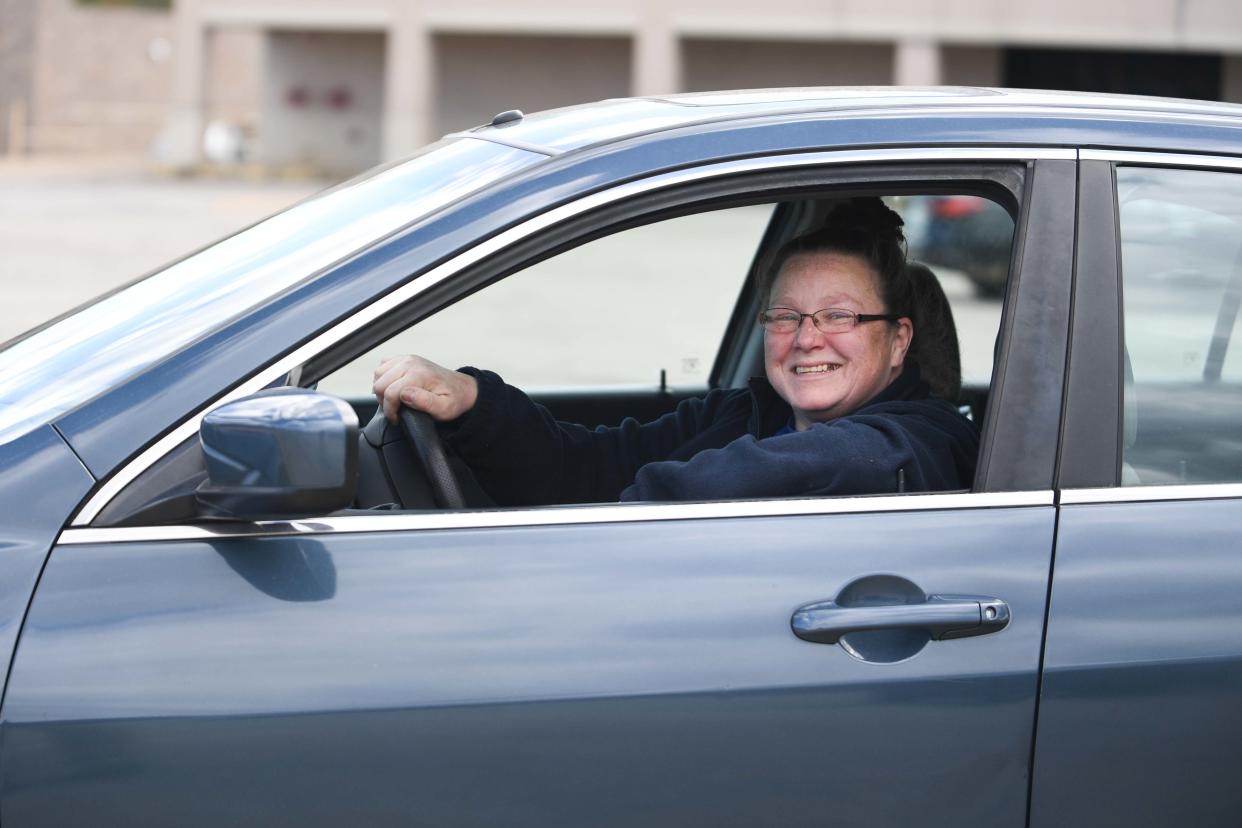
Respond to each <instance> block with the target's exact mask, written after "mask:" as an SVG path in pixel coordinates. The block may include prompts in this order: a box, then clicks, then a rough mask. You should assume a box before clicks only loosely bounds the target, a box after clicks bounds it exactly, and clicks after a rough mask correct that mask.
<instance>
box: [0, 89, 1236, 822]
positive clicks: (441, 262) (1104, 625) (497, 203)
mask: <svg viewBox="0 0 1242 828" xmlns="http://www.w3.org/2000/svg"><path fill="white" fill-rule="evenodd" d="M1240 173H1242V107H1235V106H1229V105H1224V104H1213V103H1202V102H1192V101H1174V100H1162V99H1145V98H1127V97H1116V96H1092V95H1080V94H1061V93H1036V92H1009V91H1003V90H984V89H942V90H902V89H891V90H882V89H827V90H814V89H812V90H805V89H803V90H786V91H766V92H737V93H719V94H705V95H685V96H676V97H670V98H664V99H636V100H615V101H606V102H603V103H599V104H594V105H590V106H583V107H576V108H571V109H565V110H557V111H552V112H547V113H540V114H536V115H531V116H523V115H522V114H521V113H519V112H516V111H514V112H510V113H502V114H501V115H500V116H497V118H496V119H494V121H493V122H492V123H490V124H488V125H485V126H481V127H479V128H477V129H473V130H470V131H468V132H463V133H459V134H454V135H450V136H447V137H446V138H445V139H443V140H442V141H440V142H438V143H436V144H434V145H432V146H430V147H428V148H426V149H425V150H424V151H422V152H420V153H418V154H417V155H415V156H413V157H412V158H409V159H407V160H405V161H403V162H400V163H397V164H394V165H390V166H387V167H384V168H380V169H377V170H375V171H373V172H370V173H368V174H366V175H364V176H362V177H360V178H358V179H356V180H353V181H349V182H346V183H344V184H342V185H340V186H338V187H336V188H334V189H332V190H329V191H327V192H325V193H323V194H320V195H318V196H315V197H313V198H311V199H309V200H307V201H305V202H303V203H301V204H298V205H296V206H294V207H292V208H291V209H289V210H287V211H285V212H284V213H281V214H278V215H276V216H274V217H272V218H270V219H267V220H266V221H263V222H261V223H259V224H257V225H255V226H253V227H250V228H249V229H246V230H243V231H241V232H240V233H238V234H236V235H235V236H232V237H230V238H227V239H225V240H223V241H221V242H219V243H217V244H215V245H213V246H211V247H208V248H206V249H204V250H202V251H199V252H197V253H195V254H193V255H191V256H189V257H187V258H185V259H182V260H181V261H178V262H176V263H174V264H172V265H170V266H169V267H167V268H165V269H163V270H161V271H159V272H157V273H155V274H153V275H151V276H148V277H147V278H145V279H143V280H140V281H137V282H135V283H133V284H131V285H129V286H127V287H124V288H122V289H120V290H118V291H116V292H114V293H112V294H110V295H108V296H105V297H102V298H101V299H99V300H97V301H96V302H94V303H92V304H90V305H88V306H86V307H84V308H82V309H80V310H78V311H76V312H73V313H71V314H69V315H66V316H65V317H62V318H61V319H58V320H54V321H52V322H50V323H48V324H47V325H45V326H43V327H42V328H40V329H37V330H34V331H32V332H30V333H28V334H27V335H25V336H24V337H21V338H19V339H17V340H14V341H12V342H10V343H7V344H6V345H5V346H3V348H2V349H0V468H3V470H4V473H3V475H0V514H2V515H3V522H2V524H0V653H2V654H3V658H4V659H5V664H6V665H7V677H6V684H5V688H4V696H3V706H2V708H0V737H2V738H0V822H2V823H3V824H4V825H5V826H6V828H23V826H33V825H66V824H79V823H89V824H92V825H126V826H132V825H139V824H151V825H169V824H179V825H190V824H204V825H220V824H228V825H241V824H255V825H272V824H297V825H312V824H339V823H343V822H356V823H361V824H368V825H378V824H399V825H409V824H427V825H462V826H466V825H497V824H501V825H532V826H550V825H575V826H578V825H714V826H726V825H739V826H742V825H746V826H750V825H777V824H790V825H806V824H832V825H893V826H910V825H953V826H958V825H964V824H975V825H988V826H1026V825H1030V826H1041V827H1042V826H1075V825H1084V826H1086V825H1091V826H1097V825H1100V824H1109V825H1114V824H1115V825H1183V824H1195V825H1200V826H1208V825H1227V824H1234V823H1236V820H1237V814H1238V813H1239V809H1240V806H1242V796H1240V795H1239V793H1238V791H1237V789H1236V788H1235V787H1234V780H1236V779H1237V778H1239V776H1242V750H1239V749H1238V744H1239V743H1240V742H1242V705H1239V704H1238V703H1237V699H1238V693H1239V688H1242V599H1240V598H1239V596H1240V595H1242V553H1240V550H1239V545H1240V544H1239V540H1238V539H1239V538H1240V537H1242V504H1240V503H1239V499H1242V356H1239V354H1238V351H1239V348H1237V347H1234V348H1232V349H1231V348H1230V344H1231V340H1232V335H1233V333H1234V332H1235V331H1236V330H1237V319H1238V316H1239V309H1240V308H1242V176H1240ZM856 195H869V196H880V197H882V198H883V199H884V200H885V202H886V203H887V204H889V205H890V206H891V207H892V208H893V209H895V210H897V211H898V212H899V213H901V214H902V215H904V216H906V217H907V230H908V231H909V234H910V237H911V242H912V248H914V249H917V243H916V242H917V240H918V239H917V235H918V233H919V231H920V228H919V220H918V216H920V215H922V216H926V215H927V210H928V205H929V204H930V203H931V200H933V199H941V198H944V197H946V196H950V197H957V196H962V197H971V198H975V199H984V200H986V202H988V203H989V204H990V205H994V208H993V209H996V210H999V211H1001V212H1003V215H1004V217H1006V218H1005V219H1004V220H1006V221H1008V222H1009V223H1010V224H1011V226H1009V227H1008V228H1007V230H1008V232H1009V235H1010V237H1011V238H1012V243H1011V244H1010V245H1009V247H1008V251H1007V252H1005V253H1002V258H1001V260H1002V261H1004V260H1006V259H1007V261H1008V268H1007V273H1006V274H1005V278H1004V280H1003V284H998V285H997V286H996V289H995V290H988V291H986V292H985V294H986V295H985V294H981V293H980V292H979V291H976V290H973V289H972V287H971V284H970V280H969V276H968V273H969V270H970V267H969V265H970V263H971V262H972V261H981V258H980V257H991V259H989V260H990V261H994V260H995V257H996V255H997V254H996V251H995V250H992V249H988V250H982V249H980V250H971V249H965V250H959V251H956V255H955V256H954V257H953V262H954V263H960V268H958V269H950V268H948V267H945V266H943V265H937V264H935V263H932V264H933V267H934V268H935V269H936V273H935V276H936V277H937V279H938V283H939V286H940V289H941V291H942V292H943V294H944V295H945V296H946V297H947V300H948V303H949V306H950V307H951V308H952V315H953V319H954V322H955V325H956V330H957V340H958V344H959V349H958V351H957V352H955V353H951V354H948V353H946V354H945V359H946V360H947V361H948V362H951V363H952V365H950V366H949V368H950V370H949V375H951V376H960V386H959V384H958V383H957V382H955V381H954V382H950V383H949V384H948V385H947V386H946V387H945V389H944V391H943V394H944V395H945V396H950V397H952V398H953V402H954V403H955V404H956V405H958V406H960V407H961V410H962V412H963V413H964V414H965V415H966V416H969V417H971V418H972V419H973V420H974V421H975V423H976V424H977V425H978V426H979V428H980V431H981V434H982V442H981V448H980V453H979V458H978V464H977V472H976V475H975V479H974V482H973V486H972V487H971V488H970V489H969V490H963V491H952V492H934V493H905V492H902V491H900V490H899V488H895V489H894V491H893V492H892V493H888V494H880V495H874V496H865V497H822V498H795V499H782V498H771V499H749V500H723V501H710V502H691V503H650V502H649V503H624V504H618V503H588V504H581V505H574V506H535V507H530V508H511V507H498V506H496V505H495V504H493V503H491V502H489V501H488V499H487V497H486V494H485V493H484V492H482V491H480V490H479V487H478V486H477V485H476V484H473V483H472V480H471V476H470V474H469V472H468V470H466V469H463V468H462V467H461V465H460V463H458V462H457V461H456V460H455V458H453V457H452V456H451V455H446V454H444V453H443V452H442V451H440V450H438V447H437V446H436V440H435V429H434V428H431V429H428V428H426V425H427V424H426V423H424V422H420V421H418V420H417V418H413V419H411V420H410V421H409V422H408V423H407V426H406V427H405V428H395V427H386V424H385V421H384V420H383V419H382V417H380V418H378V419H376V418H374V415H375V408H376V404H375V400H374V399H373V398H372V397H370V394H369V391H370V371H371V369H372V368H373V367H374V366H375V364H376V363H377V362H378V360H379V356H380V355H381V354H386V353H392V352H412V351H415V352H418V353H423V354H428V355H431V356H433V357H434V358H437V359H438V360H440V361H442V362H447V363H449V364H454V365H462V364H476V365H480V366H483V367H487V368H493V369H495V370H497V371H499V372H500V373H501V374H502V375H503V376H505V378H506V379H508V380H510V381H512V382H514V383H516V384H519V385H521V386H522V387H523V388H526V389H527V390H528V391H529V392H530V394H531V396H532V397H533V398H535V399H536V400H537V401H539V402H540V403H542V404H543V405H545V406H546V407H547V408H548V409H549V410H550V411H552V412H553V414H554V415H555V416H556V417H557V418H559V419H562V420H566V421H571V422H579V423H584V424H587V425H608V424H615V423H617V422H620V421H621V420H622V419H624V418H625V417H631V416H632V417H637V418H639V419H650V418H654V417H657V416H659V415H660V414H662V413H665V412H667V411H669V410H672V408H674V407H675V406H676V405H677V404H678V402H680V401H681V400H684V399H686V398H688V397H691V396H694V395H700V394H703V393H705V392H706V391H708V390H710V389H713V388H732V387H743V386H744V385H745V383H746V380H747V378H748V377H749V376H751V375H753V374H756V373H762V371H763V367H762V353H761V351H762V349H761V332H760V330H759V328H758V326H757V325H756V324H755V321H754V320H755V318H756V313H757V311H758V310H759V303H758V299H757V298H756V296H755V292H754V290H753V288H752V277H753V275H754V274H755V273H756V272H757V271H759V270H760V269H762V267H763V262H764V261H765V259H766V257H767V256H769V255H770V254H771V252H772V251H773V250H774V249H776V248H778V247H779V246H780V245H781V244H782V243H783V242H785V241H787V240H789V239H790V238H793V237H794V236H796V235H798V234H800V233H802V232H804V231H805V230H807V229H808V228H812V227H815V226H816V224H817V222H819V221H821V220H822V218H823V216H824V215H826V213H827V211H829V210H830V209H831V207H832V205H833V204H835V203H837V202H838V201H839V200H840V199H842V198H846V197H850V196H856ZM998 215H999V213H998ZM67 232H68V231H67ZM954 372H956V373H954ZM368 422H370V423H371V425H369V426H366V425H365V424H366V423H368ZM360 426H365V427H360Z"/></svg>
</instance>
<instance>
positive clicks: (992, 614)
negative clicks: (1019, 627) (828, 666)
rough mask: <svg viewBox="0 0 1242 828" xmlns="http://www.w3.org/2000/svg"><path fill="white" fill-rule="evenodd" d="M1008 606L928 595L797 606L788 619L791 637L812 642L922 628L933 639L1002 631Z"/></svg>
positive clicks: (992, 600) (980, 599)
mask: <svg viewBox="0 0 1242 828" xmlns="http://www.w3.org/2000/svg"><path fill="white" fill-rule="evenodd" d="M1008 624H1009V605H1008V604H1006V603H1005V602H1004V601H1001V600H999V599H997V598H983V597H980V596H971V595H929V596H927V599H926V600H924V601H923V602H921V603H914V604H883V605H879V606H841V605H840V604H837V603H835V602H833V601H821V602H818V603H815V604H807V605H806V606H804V607H799V608H798V610H797V612H795V613H794V614H793V618H792V619H790V626H792V627H793V631H794V635H796V636H798V638H801V639H802V640H803V641H810V642H813V643H815V644H836V643H837V642H838V641H839V640H840V639H841V636H843V635H848V634H849V633H853V632H864V631H868V630H898V629H916V630H925V631H927V632H928V633H929V634H930V635H931V638H932V640H933V641H942V640H944V639H948V638H968V637H970V636H972V635H987V634H988V633H994V632H998V631H1000V630H1003V629H1004V628H1005V627H1006V626H1008Z"/></svg>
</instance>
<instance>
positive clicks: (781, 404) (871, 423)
mask: <svg viewBox="0 0 1242 828" xmlns="http://www.w3.org/2000/svg"><path fill="white" fill-rule="evenodd" d="M461 370H462V371H463V372H465V373H468V374H470V375H472V376H474V377H475V378H476V379H477V380H478V383H479V397H478V401H477V402H476V403H475V406H474V408H472V409H471V410H470V411H469V412H467V413H466V414H465V415H463V416H462V417H461V418H459V419H457V420H455V421H453V422H451V423H445V424H442V425H441V433H442V435H443V436H444V439H445V442H446V443H447V444H448V446H449V447H450V448H451V449H453V450H454V451H455V452H457V454H458V455H459V456H460V457H461V458H462V459H463V460H465V462H466V463H467V464H468V465H469V466H470V468H471V469H472V470H473V471H474V473H475V476H476V478H477V479H478V481H479V483H480V485H482V487H483V489H484V490H485V491H486V492H487V493H488V494H489V495H490V496H491V497H492V498H493V499H494V500H495V501H496V503H498V504H500V505H505V506H520V505H544V504H554V503H600V502H607V501H615V500H627V501H629V500H655V501H668V500H723V499H728V498H760V497H798V496H815V495H849V494H855V495H856V494H879V493H885V492H889V493H891V492H896V491H897V480H898V469H902V470H904V476H905V490H906V491H909V492H918V491H943V490H952V489H966V488H969V487H970V485H971V481H972V479H973V477H974V469H975V458H976V455H977V453H978V449H979V434H978V431H977V430H976V428H975V426H974V424H973V423H971V422H970V421H969V420H967V419H966V418H965V417H963V416H962V415H961V414H959V413H958V411H957V409H956V407H954V406H953V405H951V404H949V403H947V402H945V401H944V400H937V399H932V398H931V397H930V396H928V388H927V384H926V383H924V382H923V381H922V380H921V379H920V378H919V374H918V367H917V366H916V365H913V364H910V365H907V367H906V368H905V370H904V371H903V372H902V374H901V376H899V377H898V378H897V379H896V380H894V381H893V382H892V384H890V385H889V386H888V387H887V388H885V389H884V390H883V391H882V392H880V393H879V394H878V395H877V396H875V397H874V398H872V399H871V400H870V401H868V402H867V403H866V404H865V405H863V406H862V407H860V408H859V409H858V410H857V411H855V412H854V413H853V414H850V415H848V416H846V417H839V418H837V419H835V420H831V421H829V422H826V423H816V424H815V425H812V426H811V427H810V428H808V429H807V430H806V431H799V432H793V433H788V434H782V435H779V436H773V435H774V434H776V432H777V431H779V430H780V429H781V428H782V427H783V426H784V425H785V424H786V423H788V422H789V418H790V416H791V414H792V412H791V410H790V408H789V405H788V404H787V403H786V402H785V401H784V400H782V399H781V398H780V397H779V396H777V394H776V392H775V391H774V390H773V389H772V387H771V385H769V384H768V382H767V381H766V380H763V379H754V380H751V382H750V387H749V388H747V389H728V390H717V391H712V392H710V393H709V394H707V396H705V397H702V398H695V399H689V400H685V401H683V402H682V403H681V404H680V405H678V406H677V408H676V410H674V411H672V412H669V413H668V414H666V415H664V416H663V417H660V418H659V419H658V420H654V421H652V422H650V423H639V422H637V421H636V420H633V419H627V420H625V421H624V422H623V423H622V424H621V425H619V426H616V427H612V428H609V427H604V426H601V427H599V428H596V429H589V428H586V427H584V426H581V425H576V424H573V423H561V422H557V421H556V420H554V419H553V417H552V415H551V414H550V413H549V412H548V410H547V409H546V408H544V407H543V406H540V405H537V404H536V403H534V402H533V401H531V399H530V398H529V397H527V396H526V395H525V394H523V393H522V392H521V391H520V390H518V389H517V388H514V387H512V386H510V385H506V384H505V383H504V381H503V380H501V379H500V377H498V376H497V375H496V374H493V373H492V372H490V371H480V370H478V369H475V368H463V369H461Z"/></svg>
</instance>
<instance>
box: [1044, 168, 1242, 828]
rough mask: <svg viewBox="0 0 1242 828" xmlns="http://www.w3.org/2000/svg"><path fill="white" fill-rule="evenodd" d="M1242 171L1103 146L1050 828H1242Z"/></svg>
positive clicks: (1082, 304) (1070, 476)
mask: <svg viewBox="0 0 1242 828" xmlns="http://www.w3.org/2000/svg"><path fill="white" fill-rule="evenodd" d="M1240 170H1242V163H1240V162H1239V160H1238V159H1235V158H1212V157H1207V156H1195V157H1189V156H1175V155H1163V154H1157V153H1137V152H1113V153H1108V152H1092V153H1089V154H1088V153H1084V160H1083V163H1082V174H1081V184H1080V187H1081V211H1082V212H1081V216H1080V220H1079V221H1080V223H1079V233H1078V235H1079V259H1078V268H1077V272H1078V276H1077V282H1076V286H1075V314H1074V322H1073V341H1072V347H1071V354H1072V358H1071V366H1070V375H1069V380H1068V395H1067V403H1066V404H1067V421H1066V433H1065V441H1064V448H1063V452H1062V460H1061V471H1060V485H1061V487H1062V488H1063V491H1062V493H1061V501H1060V502H1061V504H1062V505H1061V509H1060V511H1061V514H1060V522H1059V529H1058V532H1057V549H1056V567H1055V574H1054V577H1053V582H1052V592H1051V603H1050V610H1049V619H1048V633H1047V650H1046V655H1045V659H1044V676H1043V686H1042V692H1041V702H1040V709H1039V726H1038V732H1037V737H1036V747H1035V766H1034V787H1033V797H1032V821H1031V824H1032V825H1034V826H1045V825H1056V826H1072V825H1101V824H1103V825H1189V824H1194V825H1233V824H1236V822H1237V812H1238V804H1239V798H1238V793H1237V790H1236V786H1235V785H1234V784H1233V781H1234V780H1235V779H1237V778H1238V775H1239V773H1242V754H1240V753H1239V751H1238V747H1237V746H1238V743H1239V739H1240V738H1242V712H1239V709H1238V705H1237V704H1236V699H1237V688H1238V686H1239V683H1240V682H1242V601H1239V599H1238V595H1239V592H1240V591H1242V557H1240V556H1239V543H1238V538H1239V537H1242V502H1240V501H1239V497H1242V490H1240V489H1239V486H1238V483H1239V482H1242V369H1240V368H1239V361H1238V345H1239V341H1240V339H1239V336H1238V330H1237V325H1236V320H1237V316H1238V307H1239V297H1240V296H1242V267H1240V265H1239V262H1240V261H1242V259H1240V258H1239V253H1240V252H1242V232H1240V231H1242V172H1240Z"/></svg>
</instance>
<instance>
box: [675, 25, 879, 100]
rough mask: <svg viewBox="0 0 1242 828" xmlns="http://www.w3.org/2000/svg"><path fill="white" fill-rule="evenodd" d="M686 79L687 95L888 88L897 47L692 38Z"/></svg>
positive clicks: (685, 53) (687, 43) (686, 45)
mask: <svg viewBox="0 0 1242 828" xmlns="http://www.w3.org/2000/svg"><path fill="white" fill-rule="evenodd" d="M682 76H683V79H684V80H683V89H684V91H687V92H706V91H710V90H713V89H767V88H769V87H777V86H870V85H877V84H889V83H892V82H893V45H892V44H891V43H864V42H856V41H846V42H831V41H828V42H824V41H820V42H808V41H771V40H766V41H765V40H735V39H728V40H716V39H712V40H707V39H698V38H691V39H686V40H683V41H682Z"/></svg>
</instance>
